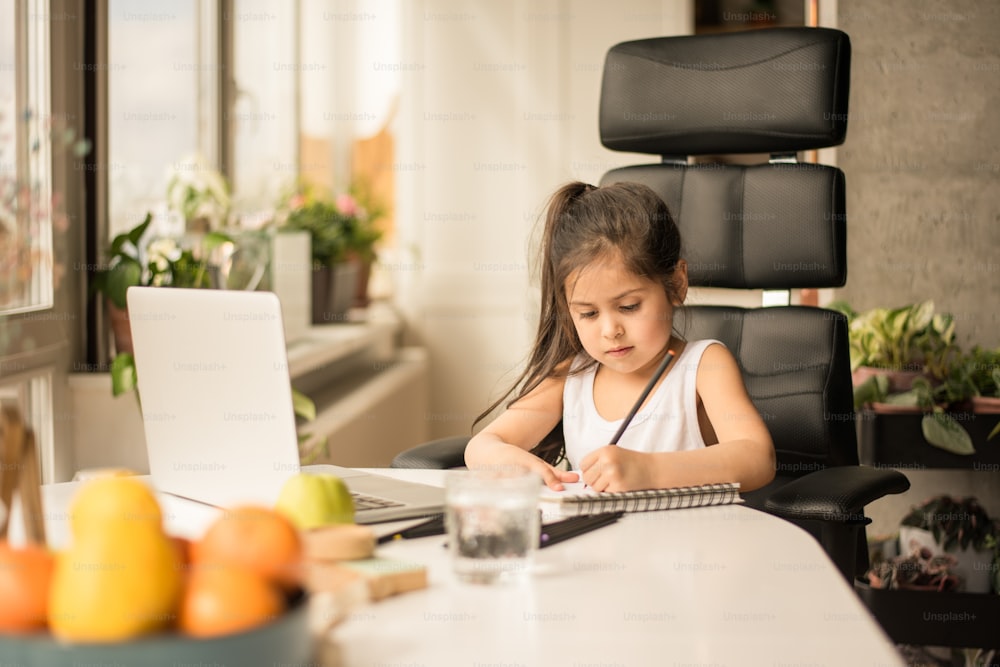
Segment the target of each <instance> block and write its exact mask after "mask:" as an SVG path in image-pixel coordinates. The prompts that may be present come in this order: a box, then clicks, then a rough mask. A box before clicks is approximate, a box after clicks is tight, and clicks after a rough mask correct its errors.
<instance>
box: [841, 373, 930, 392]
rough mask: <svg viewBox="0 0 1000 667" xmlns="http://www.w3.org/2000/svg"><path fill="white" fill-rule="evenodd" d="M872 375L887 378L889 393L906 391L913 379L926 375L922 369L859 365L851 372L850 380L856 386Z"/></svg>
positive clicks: (911, 384)
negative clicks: (902, 369)
mask: <svg viewBox="0 0 1000 667" xmlns="http://www.w3.org/2000/svg"><path fill="white" fill-rule="evenodd" d="M873 375H884V376H886V377H887V378H889V393H890V394H897V393H899V392H902V391H907V390H909V389H910V387H911V386H913V381H914V380H916V379H917V378H918V377H926V376H925V375H924V372H923V371H894V370H890V369H888V368H873V367H871V366H860V367H859V368H858V369H857V370H856V371H854V372H853V373H851V381H852V383H853V384H854V386H855V387H857V386H858V385H860V384H861V383H863V382H864V381H865V380H867V379H868V378H870V377H871V376H873Z"/></svg>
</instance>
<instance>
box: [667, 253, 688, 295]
mask: <svg viewBox="0 0 1000 667" xmlns="http://www.w3.org/2000/svg"><path fill="white" fill-rule="evenodd" d="M673 281H674V294H673V298H672V299H671V301H672V302H673V301H674V300H676V303H672V305H674V306H681V305H683V304H684V300H685V299H686V298H687V293H688V265H687V261H686V260H683V259H678V260H677V265H676V266H675V267H674V275H673Z"/></svg>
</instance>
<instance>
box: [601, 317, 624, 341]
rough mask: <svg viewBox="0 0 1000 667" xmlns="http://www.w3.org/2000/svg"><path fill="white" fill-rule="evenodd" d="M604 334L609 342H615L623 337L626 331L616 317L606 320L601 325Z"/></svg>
mask: <svg viewBox="0 0 1000 667" xmlns="http://www.w3.org/2000/svg"><path fill="white" fill-rule="evenodd" d="M601 327H602V334H603V335H604V337H605V338H607V339H608V340H614V339H615V338H618V337H619V336H621V335H622V334H623V333H624V332H625V329H624V328H623V327H622V326H621V323H619V322H618V320H617V319H616V318H614V317H608V318H605V320H604V322H603V323H602V324H601Z"/></svg>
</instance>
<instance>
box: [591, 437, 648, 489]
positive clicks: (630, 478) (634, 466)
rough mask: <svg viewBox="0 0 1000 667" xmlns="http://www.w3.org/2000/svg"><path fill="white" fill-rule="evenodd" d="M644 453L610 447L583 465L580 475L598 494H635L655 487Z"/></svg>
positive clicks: (598, 450)
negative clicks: (632, 492) (601, 492)
mask: <svg viewBox="0 0 1000 667" xmlns="http://www.w3.org/2000/svg"><path fill="white" fill-rule="evenodd" d="M644 456H646V454H644V453H643V452H636V451H633V450H631V449H625V448H624V447H617V446H615V445H606V446H604V447H601V448H600V449H595V450H594V451H592V452H591V453H590V454H587V455H586V456H585V457H583V460H582V461H581V462H580V474H581V475H582V477H583V481H584V482H586V484H587V486H589V487H591V488H592V489H594V490H595V491H634V490H637V489H649V488H651V487H652V481H653V480H652V479H651V478H650V477H649V472H650V466H649V462H648V461H643V457H644Z"/></svg>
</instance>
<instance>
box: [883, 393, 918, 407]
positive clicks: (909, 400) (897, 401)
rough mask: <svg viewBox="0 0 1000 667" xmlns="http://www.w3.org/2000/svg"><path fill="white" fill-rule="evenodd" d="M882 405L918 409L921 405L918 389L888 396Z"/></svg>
mask: <svg viewBox="0 0 1000 667" xmlns="http://www.w3.org/2000/svg"><path fill="white" fill-rule="evenodd" d="M883 402H884V403H888V404H889V405H899V406H905V407H910V408H919V407H921V405H922V402H921V395H920V391H919V390H918V389H910V390H909V391H901V392H899V393H898V394H890V395H888V396H886V397H885V400H884V401H883Z"/></svg>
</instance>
